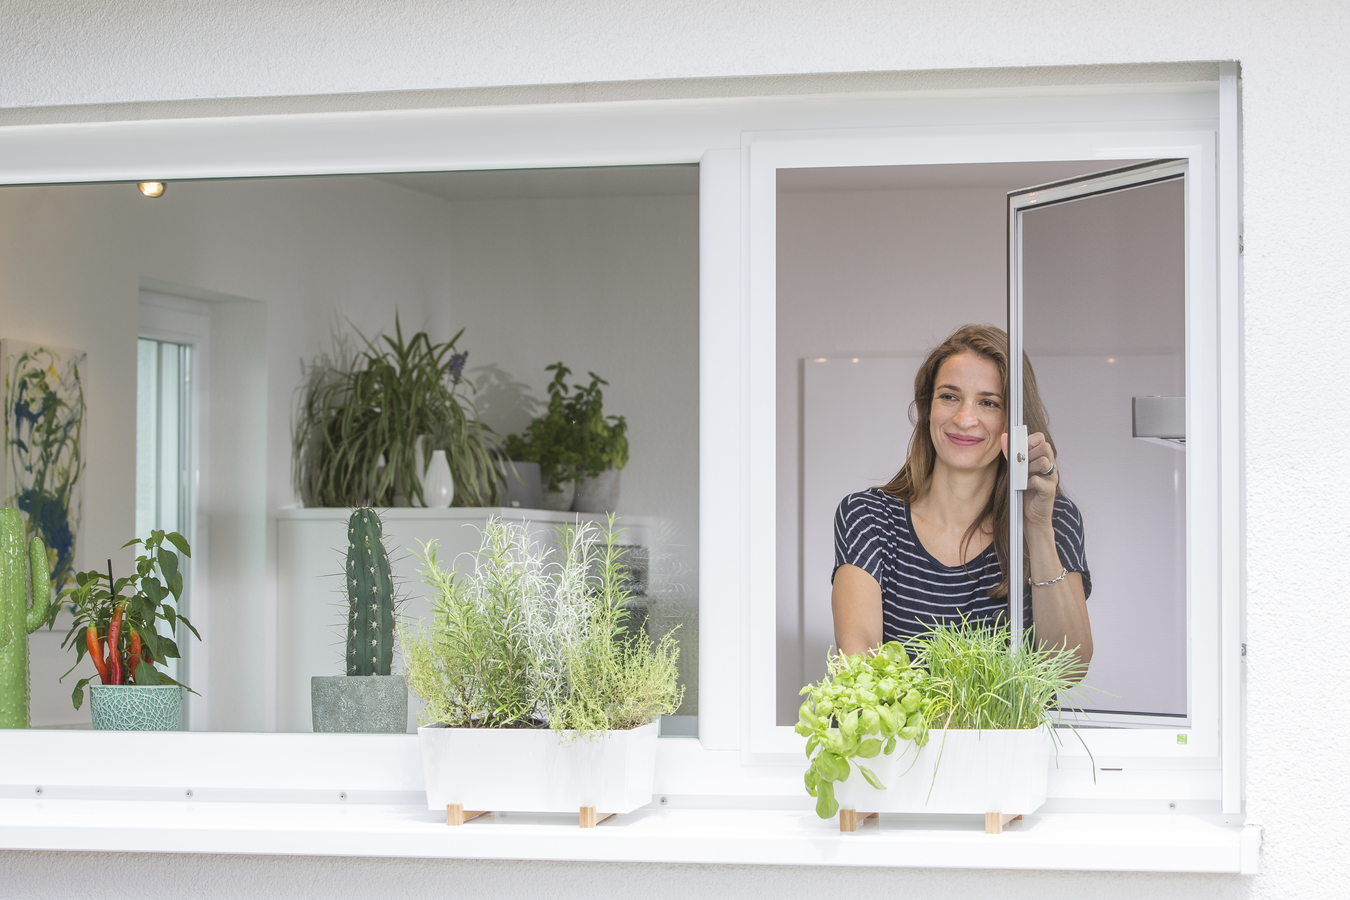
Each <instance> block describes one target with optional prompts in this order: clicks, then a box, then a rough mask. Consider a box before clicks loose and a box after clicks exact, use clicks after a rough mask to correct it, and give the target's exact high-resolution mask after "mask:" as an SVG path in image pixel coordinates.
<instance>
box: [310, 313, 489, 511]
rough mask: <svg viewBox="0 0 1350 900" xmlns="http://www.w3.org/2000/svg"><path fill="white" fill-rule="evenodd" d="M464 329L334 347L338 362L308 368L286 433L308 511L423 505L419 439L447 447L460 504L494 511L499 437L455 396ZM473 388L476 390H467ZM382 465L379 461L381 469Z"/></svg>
mask: <svg viewBox="0 0 1350 900" xmlns="http://www.w3.org/2000/svg"><path fill="white" fill-rule="evenodd" d="M463 333H464V330H463V329H460V331H459V333H458V334H456V335H455V336H454V337H453V338H451V339H450V340H449V341H446V342H445V343H443V344H434V343H432V341H431V339H430V338H429V337H428V336H427V333H426V332H424V331H419V332H417V333H416V334H414V335H413V336H412V337H411V338H408V339H406V340H405V339H404V337H403V328H402V326H401V325H400V323H399V320H398V316H397V315H395V317H394V336H393V337H390V336H389V335H381V336H380V337H379V338H377V339H376V340H373V341H372V340H369V339H367V338H366V337H365V336H364V335H362V334H361V333H360V332H359V331H358V332H357V336H358V337H359V338H360V339H361V341H362V342H363V343H364V345H365V349H364V350H360V351H353V350H352V349H351V347H350V346H349V345H348V344H346V343H345V342H344V341H342V340H340V339H339V340H338V341H336V344H337V347H336V350H337V352H336V354H335V358H330V357H328V356H326V355H324V356H320V357H319V358H318V359H317V360H316V361H315V362H314V363H313V364H312V365H310V366H308V367H305V369H304V382H303V383H302V385H301V388H300V409H299V415H298V417H297V420H296V424H295V431H294V434H293V436H292V442H293V446H292V450H293V453H294V460H293V461H294V473H293V475H294V479H295V485H296V488H297V489H298V491H299V493H300V496H301V500H302V502H304V504H305V505H306V506H329V507H359V506H394V505H398V500H400V499H401V500H403V501H404V502H403V505H408V503H410V502H411V501H413V500H417V501H422V500H423V499H424V498H423V497H422V474H423V473H421V472H418V471H417V466H416V460H417V457H418V452H417V448H416V445H417V442H418V441H420V440H421V439H422V438H423V437H426V439H427V446H426V447H425V450H426V452H427V453H428V454H430V453H431V452H432V451H433V450H445V451H446V460H447V462H448V463H449V465H450V471H451V474H452V476H453V477H454V482H455V501H454V502H455V505H456V506H469V505H472V506H496V505H500V503H501V502H502V500H503V493H504V492H503V484H502V482H503V477H502V472H501V470H500V469H499V468H498V467H497V465H496V463H495V461H494V459H493V447H494V444H495V441H496V435H495V434H494V433H493V431H492V429H490V428H488V426H487V425H485V424H483V422H482V420H481V419H480V418H479V416H478V413H477V411H476V410H475V409H474V406H473V404H472V402H470V401H469V400H468V399H467V398H466V397H464V396H462V395H460V394H459V392H458V388H459V385H460V384H461V383H467V382H464V380H463V373H464V364H465V362H466V360H467V358H468V353H467V352H463V351H459V350H457V349H456V346H455V344H456V342H457V341H458V340H459V338H460V336H461V335H462V334H463ZM470 387H472V385H470ZM381 459H383V464H381Z"/></svg>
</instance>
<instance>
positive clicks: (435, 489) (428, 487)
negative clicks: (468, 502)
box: [422, 450, 455, 509]
mask: <svg viewBox="0 0 1350 900" xmlns="http://www.w3.org/2000/svg"><path fill="white" fill-rule="evenodd" d="M422 499H424V500H425V501H426V503H427V506H428V507H430V508H431V509H448V508H449V507H450V503H451V501H452V500H454V499H455V479H454V476H452V475H451V474H450V463H449V461H448V460H446V458H445V451H444V450H433V451H431V462H429V463H427V471H426V474H425V475H423V476H422Z"/></svg>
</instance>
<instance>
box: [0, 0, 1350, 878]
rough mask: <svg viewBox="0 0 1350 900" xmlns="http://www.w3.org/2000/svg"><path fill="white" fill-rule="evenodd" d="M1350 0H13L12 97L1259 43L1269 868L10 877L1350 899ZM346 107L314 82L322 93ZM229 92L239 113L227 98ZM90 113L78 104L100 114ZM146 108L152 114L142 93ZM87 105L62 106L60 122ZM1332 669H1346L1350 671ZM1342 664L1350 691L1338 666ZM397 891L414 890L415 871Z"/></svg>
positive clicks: (235, 864)
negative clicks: (1346, 827)
mask: <svg viewBox="0 0 1350 900" xmlns="http://www.w3.org/2000/svg"><path fill="white" fill-rule="evenodd" d="M1348 17H1350V5H1347V4H1345V3H1343V2H1338V0H1324V2H1308V0H1305V2H1289V0H1287V2H1258V0H1248V2H1233V0H1227V2H1220V0H1209V2H1201V0H1193V2H1188V3H1184V4H1178V3H1176V2H1174V0H1173V2H1163V0H1113V2H1091V3H1088V2H1081V0H1080V2H1068V0H1058V2H1037V3H1031V2H1026V0H1020V2H1019V0H967V2H956V3H932V2H923V3H920V2H898V0H889V2H887V0H874V2H869V0H821V2H810V0H778V2H773V3H769V2H764V0H758V2H751V0H740V2H736V0H720V2H716V3H714V2H708V0H615V2H608V3H605V2H585V0H571V2H544V0H537V2H528V0H517V2H506V0H459V2H455V3H446V2H443V0H421V2H403V3H391V2H388V0H329V2H320V0H306V2H301V0H292V2H279V0H278V2H262V0H251V2H244V0H233V2H222V0H215V2H208V0H174V2H149V0H137V2H128V0H120V2H119V0H86V2H78V3H77V2H53V0H29V2H5V3H0V106H3V107H7V108H9V110H8V111H6V110H0V113H6V116H7V117H6V119H5V120H6V121H18V120H20V119H19V118H18V117H16V116H15V115H13V113H14V108H15V107H41V106H50V105H58V104H88V103H106V102H131V101H152V100H164V101H193V100H199V99H202V98H221V97H239V96H283V95H295V94H316V93H330V92H348V91H383V90H407V89H434V88H453V87H474V86H487V85H513V84H531V83H570V82H582V81H605V80H624V79H646V78H668V77H688V76H727V75H755V74H777V73H799V72H847V71H863V70H914V69H932V68H978V67H995V66H1003V67H1016V66H1029V65H1076V64H1105V63H1139V62H1167V61H1181V60H1196V59H1237V60H1240V61H1241V63H1242V65H1243V74H1244V90H1245V95H1244V107H1243V112H1244V116H1245V122H1244V129H1245V130H1244V141H1245V143H1244V152H1245V175H1244V191H1245V201H1244V202H1245V225H1246V230H1245V236H1246V259H1245V278H1246V316H1247V318H1246V325H1245V329H1246V340H1245V353H1246V376H1245V385H1244V387H1245V398H1244V404H1245V412H1246V416H1247V426H1246V454H1247V463H1246V478H1247V503H1246V508H1245V516H1246V525H1247V529H1248V539H1247V546H1246V550H1247V572H1248V589H1247V602H1248V609H1249V613H1248V643H1249V646H1250V655H1249V657H1248V660H1249V661H1248V669H1249V684H1250V691H1249V703H1248V728H1247V741H1248V763H1249V773H1248V798H1249V799H1248V808H1249V811H1250V815H1251V818H1252V819H1253V820H1255V821H1259V822H1261V823H1263V824H1264V825H1265V827H1266V840H1265V847H1264V851H1263V858H1262V866H1263V872H1262V874H1261V875H1260V876H1257V877H1255V878H1252V879H1238V878H1215V877H1174V876H1158V877H1147V876H1132V875H1057V874H1025V873H1018V874H1009V873H963V872H916V873H905V872H878V871H852V872H845V871H806V872H803V871H797V870H789V869H779V870H760V869H739V868H683V867H643V866H564V865H552V864H530V865H499V864H486V863H483V864H479V863H467V864H465V863H460V864H456V863H418V862H403V861H332V860H295V859H266V860H251V859H250V860H243V859H228V858H204V857H197V858H171V859H162V858H150V857H116V856H106V857H93V858H91V857H85V856H78V857H65V856H62V855H59V854H4V855H0V860H3V863H2V864H0V868H3V870H4V872H5V874H4V876H3V878H0V894H9V895H12V896H61V895H65V896H80V895H84V894H88V895H93V894H94V893H99V894H101V893H103V892H104V890H103V887H101V886H106V885H107V884H109V883H112V882H116V883H118V884H121V885H127V884H138V885H140V887H138V888H137V893H140V894H142V895H144V896H156V895H157V896H185V895H195V896H201V897H209V896H233V895H254V896H263V895H267V894H271V895H274V896H285V897H299V896H306V895H309V896H320V895H322V896H326V897H332V898H338V897H358V896H368V895H370V894H372V893H377V892H392V893H408V894H412V893H414V892H417V893H429V892H431V891H433V890H435V891H446V890H453V891H457V892H462V893H464V894H470V893H472V894H475V895H482V896H492V895H495V894H498V893H500V894H507V893H511V894H515V893H518V892H521V891H532V892H538V891H540V890H544V891H547V892H549V893H556V894H557V895H559V896H568V895H571V894H578V895H579V894H582V893H584V894H585V895H586V896H588V897H589V896H596V895H603V894H608V893H620V892H622V893H642V894H644V895H645V894H653V895H658V896H659V895H662V894H675V893H677V892H678V893H679V894H681V895H686V896H687V895H689V894H690V893H693V892H697V893H704V894H709V895H723V894H731V893H733V892H734V893H736V894H737V895H740V896H743V897H770V896H772V897H794V896H807V895H810V894H819V893H821V892H825V891H830V892H833V891H838V890H839V889H840V888H841V887H842V888H843V889H844V890H854V891H859V892H861V891H882V890H886V891H890V892H894V893H895V894H896V895H899V896H928V895H936V894H938V893H939V892H940V893H943V894H961V893H967V892H975V891H981V892H988V893H993V892H995V891H998V892H1000V893H1001V894H1003V895H1005V896H1014V897H1023V896H1024V897H1058V896H1066V897H1067V896H1074V897H1081V896H1084V895H1087V894H1090V895H1092V896H1094V897H1102V898H1106V897H1127V896H1130V897H1133V896H1139V895H1143V894H1146V893H1147V894H1152V895H1167V896H1176V897H1228V896H1253V897H1300V898H1302V897H1326V896H1337V895H1341V894H1343V893H1344V891H1345V887H1346V884H1345V882H1346V881H1347V873H1346V862H1345V860H1346V855H1347V854H1346V852H1345V850H1346V843H1347V842H1346V839H1345V838H1344V836H1343V835H1344V831H1343V829H1341V828H1340V827H1339V826H1338V825H1337V823H1338V822H1339V815H1338V814H1339V813H1340V807H1341V805H1342V801H1343V798H1344V797H1345V796H1346V795H1347V793H1350V771H1347V770H1348V769H1350V754H1347V753H1346V752H1345V750H1344V743H1343V738H1342V736H1343V732H1344V728H1345V722H1346V721H1347V718H1348V717H1347V712H1350V710H1348V709H1347V706H1350V701H1347V699H1346V694H1345V692H1343V691H1341V690H1339V689H1338V685H1337V684H1336V673H1339V672H1340V671H1342V670H1343V668H1344V666H1345V663H1346V658H1347V651H1346V647H1347V645H1350V624H1348V623H1347V616H1346V615H1345V613H1344V608H1345V606H1346V602H1347V599H1350V596H1348V595H1350V590H1347V587H1346V581H1345V578H1344V576H1343V574H1342V571H1343V568H1344V567H1343V565H1342V564H1341V562H1340V560H1341V558H1342V556H1343V548H1344V546H1345V544H1346V538H1347V536H1348V535H1350V503H1348V502H1347V501H1350V488H1347V487H1346V485H1345V483H1344V479H1343V478H1342V477H1340V470H1341V468H1342V466H1341V460H1342V458H1343V456H1344V449H1345V447H1346V446H1347V444H1348V443H1350V417H1347V416H1345V415H1342V413H1343V412H1344V408H1345V402H1344V393H1345V387H1344V386H1345V385H1346V384H1347V383H1350V377H1348V376H1350V354H1347V353H1345V352H1344V350H1343V347H1342V340H1343V337H1342V336H1344V335H1346V334H1347V326H1350V303H1347V302H1346V298H1345V296H1344V295H1345V291H1346V288H1345V284H1346V277H1345V276H1346V273H1347V271H1348V270H1350V217H1347V216H1346V214H1345V207H1346V203H1347V201H1348V200H1350V169H1348V168H1347V167H1346V165H1345V147H1346V146H1348V145H1350V140H1348V139H1350V116H1348V115H1347V113H1348V112H1350V108H1348V107H1350V90H1347V87H1350V85H1347V78H1346V76H1345V72H1344V70H1345V65H1344V64H1345V58H1346V51H1345V47H1346V46H1347V45H1350V28H1348V27H1347V25H1348V24H1350V21H1348ZM307 103H312V104H314V105H316V106H317V105H319V104H320V101H318V100H309V101H298V102H296V103H294V104H293V107H294V108H305V105H306V104H307ZM224 108H226V109H228V108H229V106H228V105H226V106H225V107H224ZM84 114H85V113H83V112H72V113H71V114H70V115H71V116H73V117H78V116H80V115H84ZM128 114H131V113H128ZM56 115H59V114H56ZM1329 673H1331V677H1330V678H1328V674H1329ZM1329 682H1330V683H1329ZM391 889H392V891H391Z"/></svg>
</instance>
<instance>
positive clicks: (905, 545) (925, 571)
mask: <svg viewBox="0 0 1350 900" xmlns="http://www.w3.org/2000/svg"><path fill="white" fill-rule="evenodd" d="M1053 521H1054V526H1055V546H1056V548H1057V549H1058V550H1059V560H1060V562H1061V563H1063V564H1064V567H1065V568H1066V569H1068V570H1069V571H1070V572H1081V573H1082V575H1083V593H1084V595H1085V596H1086V595H1090V594H1091V593H1092V576H1091V575H1090V573H1089V572H1088V566H1087V554H1086V551H1085V548H1084V539H1083V517H1082V515H1081V514H1080V513H1079V512H1078V507H1077V506H1075V505H1074V503H1073V501H1072V500H1070V499H1069V498H1067V497H1063V496H1059V497H1056V498H1055V512H1054V520H1053ZM845 563H848V564H849V565H854V566H857V567H858V568H860V569H862V570H863V571H864V572H866V573H867V574H869V575H871V576H872V577H873V578H875V579H876V580H877V583H878V584H880V585H881V633H882V639H883V640H886V641H893V640H897V639H904V638H908V637H913V636H915V635H918V634H922V633H923V632H925V631H927V630H928V629H929V628H930V627H931V626H933V625H939V624H951V623H955V622H958V621H960V619H961V617H962V616H964V617H965V618H966V619H967V620H969V621H970V622H972V623H982V624H992V623H994V622H995V621H999V620H1003V619H1005V618H1006V617H1007V611H1008V603H1007V601H1006V599H995V598H991V597H990V596H989V594H990V593H991V592H993V591H994V590H995V589H996V588H997V587H998V585H999V581H1000V580H1001V578H1002V573H1001V572H1000V570H999V565H998V556H997V554H996V553H995V552H994V545H993V544H992V543H991V544H990V545H989V546H988V547H986V548H985V550H984V552H982V553H980V555H978V556H976V557H975V558H974V559H972V560H970V562H969V563H967V564H966V565H964V566H944V565H943V564H942V563H940V562H938V561H937V560H936V559H934V558H933V555H932V554H930V553H929V552H928V551H927V550H926V549H924V546H923V544H921V543H919V538H918V536H917V535H916V534H915V533H914V527H913V524H912V523H911V521H910V517H909V504H908V503H906V502H905V501H904V500H900V499H898V498H896V497H892V496H891V495H890V494H887V493H885V492H884V491H882V490H880V489H878V488H870V489H868V490H865V491H858V492H857V493H854V494H849V495H848V496H847V497H845V498H844V499H843V500H841V501H840V502H839V509H838V510H837V511H836V512H835V514H834V566H835V568H836V569H838V568H839V567H840V566H842V565H844V564H845ZM830 578H831V581H833V579H834V576H833V575H831V576H830ZM1022 621H1023V622H1024V623H1025V624H1026V625H1027V626H1030V625H1031V585H1029V584H1028V585H1027V586H1026V590H1025V592H1024V594H1023V615H1022Z"/></svg>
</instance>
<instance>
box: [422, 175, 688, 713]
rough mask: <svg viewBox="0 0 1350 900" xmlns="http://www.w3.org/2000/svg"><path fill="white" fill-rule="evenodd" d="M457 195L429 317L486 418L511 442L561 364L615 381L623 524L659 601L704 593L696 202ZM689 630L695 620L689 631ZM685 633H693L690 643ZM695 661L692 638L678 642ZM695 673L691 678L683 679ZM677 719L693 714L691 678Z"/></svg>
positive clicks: (611, 407)
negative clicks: (657, 579)
mask: <svg viewBox="0 0 1350 900" xmlns="http://www.w3.org/2000/svg"><path fill="white" fill-rule="evenodd" d="M684 173H685V174H684V176H683V179H684V181H685V182H687V188H688V190H687V192H686V193H682V194H678V195H666V196H610V197H591V198H584V197H560V198H550V199H495V200H462V201H453V202H449V203H447V206H448V207H449V208H450V209H451V216H452V220H453V231H452V233H453V240H452V242H451V244H450V245H449V257H448V259H449V264H450V268H451V269H452V271H453V284H452V289H451V291H450V297H451V298H452V299H450V300H449V301H448V302H446V303H442V304H439V305H438V306H436V308H435V311H434V313H433V322H434V323H435V327H436V329H437V330H438V332H439V333H440V334H443V335H446V336H449V335H451V334H453V333H454V332H455V331H458V330H459V329H460V328H461V327H462V328H464V329H466V330H465V333H464V338H463V339H462V346H463V348H464V349H467V350H468V351H469V362H468V370H469V373H470V376H471V377H472V379H473V381H474V383H475V385H476V386H477V387H478V391H477V393H476V394H475V395H473V396H474V399H475V402H476V403H477V404H478V407H479V409H480V411H481V412H482V414H483V417H484V419H485V420H486V421H487V422H488V424H490V425H491V426H492V427H494V428H495V429H497V430H498V431H499V432H501V433H503V434H506V433H517V432H519V431H521V430H522V429H523V428H524V427H525V426H526V425H527V424H528V423H529V420H530V418H531V416H532V415H534V414H536V413H537V412H538V411H541V410H542V406H534V405H532V404H531V401H533V402H534V403H538V404H545V405H546V404H547V401H548V394H547V390H546V386H547V384H548V382H549V380H550V379H551V378H552V373H550V372H546V371H544V366H545V365H548V364H550V363H553V362H557V361H560V360H561V361H563V362H564V363H566V365H567V366H568V368H570V369H571V370H572V377H571V379H570V381H571V382H573V383H576V382H581V383H585V382H586V381H588V377H587V372H590V371H594V372H596V373H597V374H599V375H600V376H601V377H603V378H604V379H605V380H606V381H608V382H609V385H608V386H606V387H604V388H603V391H604V401H605V410H606V412H607V413H609V414H614V415H623V416H624V417H625V418H626V420H627V422H628V440H629V462H628V465H627V466H626V467H625V468H624V469H623V472H622V476H621V477H622V488H621V493H620V498H619V505H618V510H617V511H618V512H619V513H620V515H623V514H631V515H642V516H653V517H655V518H656V519H657V520H658V522H657V526H656V528H655V540H656V541H658V543H659V544H660V545H661V547H662V548H663V549H662V550H661V555H662V562H661V567H660V572H659V573H658V574H660V575H662V576H663V581H664V584H663V588H664V590H665V591H666V592H667V595H668V596H670V597H671V598H672V599H674V600H676V601H678V602H680V603H681V604H683V605H684V607H685V608H687V609H691V610H692V609H693V608H694V606H695V605H696V601H697V586H698V555H697V549H698V447H699V443H698V441H699V436H698V421H699V418H698V397H699V384H698V196H697V172H696V170H692V169H686V170H684ZM690 626H692V623H690ZM691 637H692V635H691ZM682 648H683V649H682V651H681V653H682V655H684V656H686V657H688V658H687V659H686V660H685V662H686V663H687V664H692V663H693V662H694V660H693V659H692V654H693V653H694V652H695V651H696V642H694V641H692V640H690V641H684V642H683V643H682ZM694 671H697V669H691V670H690V672H694ZM689 688H690V691H689V695H688V696H687V698H686V703H685V707H684V708H683V710H682V712H684V713H686V714H687V713H691V712H692V711H693V708H694V701H695V696H694V695H695V693H696V691H697V685H696V683H695V682H693V681H692V680H691V682H690V684H689Z"/></svg>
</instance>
